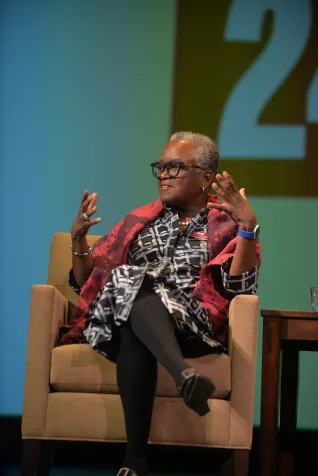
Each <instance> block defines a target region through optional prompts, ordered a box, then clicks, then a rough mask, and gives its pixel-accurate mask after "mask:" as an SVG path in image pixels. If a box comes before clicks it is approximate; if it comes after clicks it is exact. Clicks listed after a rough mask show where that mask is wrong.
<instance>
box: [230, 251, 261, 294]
mask: <svg viewBox="0 0 318 476" xmlns="http://www.w3.org/2000/svg"><path fill="white" fill-rule="evenodd" d="M232 259H233V258H229V259H227V260H225V261H223V263H222V265H221V277H222V284H223V288H224V290H225V291H226V292H227V293H229V294H232V295H233V297H234V295H237V294H256V292H257V287H258V274H259V264H257V265H256V266H255V267H254V268H252V269H250V270H248V271H245V273H242V274H238V275H233V276H231V275H230V268H231V264H232Z"/></svg>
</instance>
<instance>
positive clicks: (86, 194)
mask: <svg viewBox="0 0 318 476" xmlns="http://www.w3.org/2000/svg"><path fill="white" fill-rule="evenodd" d="M87 198H88V190H87V189H85V190H84V193H83V195H82V200H81V205H82V204H83V203H84V202H85V200H87Z"/></svg>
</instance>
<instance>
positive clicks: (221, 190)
mask: <svg viewBox="0 0 318 476" xmlns="http://www.w3.org/2000/svg"><path fill="white" fill-rule="evenodd" d="M212 188H213V190H214V191H215V192H216V193H217V194H218V196H219V197H222V198H224V196H225V193H224V190H223V189H222V188H221V187H219V185H218V184H217V183H215V182H213V184H212Z"/></svg>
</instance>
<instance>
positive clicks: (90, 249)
mask: <svg viewBox="0 0 318 476" xmlns="http://www.w3.org/2000/svg"><path fill="white" fill-rule="evenodd" d="M70 248H71V250H72V253H73V254H74V255H76V256H80V257H83V256H88V255H89V254H90V253H91V252H92V248H91V247H90V246H89V245H88V251H87V252H86V253H78V252H77V251H75V250H74V248H73V247H72V245H70Z"/></svg>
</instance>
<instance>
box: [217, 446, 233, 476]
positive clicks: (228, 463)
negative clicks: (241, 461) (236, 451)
mask: <svg viewBox="0 0 318 476" xmlns="http://www.w3.org/2000/svg"><path fill="white" fill-rule="evenodd" d="M226 453H227V458H226V460H225V461H224V463H223V464H222V466H221V467H220V470H219V476H233V475H234V458H233V451H232V450H226Z"/></svg>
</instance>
